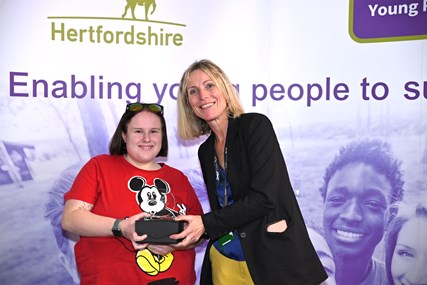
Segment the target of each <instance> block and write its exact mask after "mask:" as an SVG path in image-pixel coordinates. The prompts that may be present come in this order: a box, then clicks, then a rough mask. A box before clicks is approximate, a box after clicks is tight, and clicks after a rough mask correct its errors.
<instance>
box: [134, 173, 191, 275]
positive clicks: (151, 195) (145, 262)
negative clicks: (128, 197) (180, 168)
mask: <svg viewBox="0 0 427 285" xmlns="http://www.w3.org/2000/svg"><path fill="white" fill-rule="evenodd" d="M153 182H154V185H147V183H146V180H145V178H143V177H141V176H134V177H132V178H131V179H129V182H128V187H129V190H131V191H132V192H136V200H137V203H138V205H139V207H140V208H141V210H143V211H144V212H147V213H150V214H151V215H152V216H153V217H164V216H169V217H176V216H178V215H185V214H186V210H187V208H186V207H185V205H184V204H176V207H177V208H178V210H176V209H174V206H175V205H174V204H172V205H169V206H168V203H167V198H168V196H172V198H174V197H173V194H171V193H170V186H169V184H168V183H167V182H166V181H164V180H163V179H160V178H155V179H154V181H153ZM173 260H174V255H173V254H172V253H171V252H170V253H168V254H167V255H163V256H162V255H158V254H153V253H151V252H150V251H149V250H148V249H144V250H139V251H138V252H137V253H136V263H137V264H138V266H139V268H140V269H141V270H142V271H144V272H145V273H147V274H148V275H151V276H156V275H158V274H159V273H161V272H164V271H166V270H168V269H169V268H170V267H171V265H172V262H173Z"/></svg>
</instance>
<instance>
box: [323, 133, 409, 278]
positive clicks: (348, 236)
mask: <svg viewBox="0 0 427 285" xmlns="http://www.w3.org/2000/svg"><path fill="white" fill-rule="evenodd" d="M403 184H404V182H403V180H402V172H401V162H400V161H398V160H397V159H396V158H395V157H394V155H393V154H392V151H391V146H390V144H389V143H387V142H384V141H381V140H378V139H365V140H358V141H354V142H351V143H349V144H348V145H347V146H344V147H342V148H341V149H340V151H339V154H338V155H336V157H335V158H334V159H333V161H332V162H331V163H330V164H329V166H328V167H327V168H326V171H325V174H324V177H323V186H322V187H321V188H320V193H321V195H322V197H323V201H324V207H323V230H324V236H325V239H326V241H327V243H328V245H329V247H330V249H331V251H332V254H333V256H334V261H335V266H336V272H335V279H336V283H337V285H384V284H387V278H386V274H385V268H384V263H383V262H382V260H378V259H377V258H375V257H374V251H375V249H376V247H377V245H378V244H379V243H380V242H381V241H382V239H383V236H384V232H385V215H386V211H387V208H388V207H389V206H390V205H391V204H393V203H394V202H396V201H400V200H402V196H403Z"/></svg>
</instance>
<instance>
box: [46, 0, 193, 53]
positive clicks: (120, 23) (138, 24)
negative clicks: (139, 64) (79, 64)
mask: <svg viewBox="0 0 427 285" xmlns="http://www.w3.org/2000/svg"><path fill="white" fill-rule="evenodd" d="M124 4H125V5H124V11H123V12H118V13H116V12H114V13H115V16H113V17H100V16H49V17H48V19H49V20H51V21H52V22H51V25H50V27H51V29H50V34H51V40H52V41H59V42H69V43H76V44H79V43H81V44H83V43H84V44H115V45H121V44H126V45H140V46H182V45H183V43H184V36H183V35H182V34H181V33H179V32H177V30H178V29H182V27H185V24H179V23H173V22H166V21H159V20H151V17H152V16H153V13H154V12H155V11H156V8H157V9H159V8H160V7H157V4H156V1H155V0H126V2H125V3H124ZM139 7H141V9H138V8H139ZM142 12H144V16H145V17H144V19H140V18H139V17H137V16H136V15H139V14H138V13H142ZM149 17H150V19H149ZM94 22H95V24H94Z"/></svg>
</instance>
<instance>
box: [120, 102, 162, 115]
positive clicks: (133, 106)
mask: <svg viewBox="0 0 427 285" xmlns="http://www.w3.org/2000/svg"><path fill="white" fill-rule="evenodd" d="M144 108H147V109H149V110H150V111H151V112H153V113H156V114H159V115H163V106H162V105H159V104H155V103H130V104H127V105H126V112H128V111H131V112H139V111H142V110H144Z"/></svg>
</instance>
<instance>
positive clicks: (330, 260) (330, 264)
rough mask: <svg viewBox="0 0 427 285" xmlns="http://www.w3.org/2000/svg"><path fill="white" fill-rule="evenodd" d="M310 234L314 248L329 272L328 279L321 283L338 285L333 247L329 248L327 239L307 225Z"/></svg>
mask: <svg viewBox="0 0 427 285" xmlns="http://www.w3.org/2000/svg"><path fill="white" fill-rule="evenodd" d="M307 231H308V235H309V236H310V240H311V242H312V243H313V246H314V249H315V250H316V253H317V255H318V256H319V259H320V261H321V262H322V265H323V267H324V268H325V271H326V273H327V274H328V279H326V280H325V281H323V282H322V283H321V284H320V285H336V281H335V262H334V257H333V256H332V252H331V249H330V248H329V246H328V244H327V243H326V240H325V239H324V238H323V236H322V235H321V234H320V233H318V232H317V231H316V230H315V229H313V228H309V227H307Z"/></svg>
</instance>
